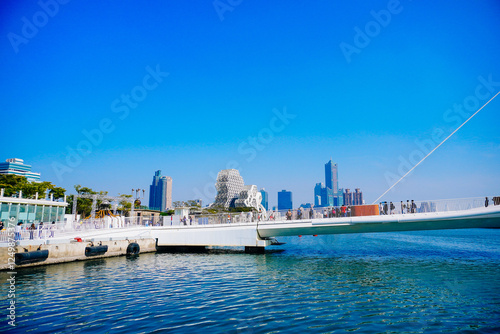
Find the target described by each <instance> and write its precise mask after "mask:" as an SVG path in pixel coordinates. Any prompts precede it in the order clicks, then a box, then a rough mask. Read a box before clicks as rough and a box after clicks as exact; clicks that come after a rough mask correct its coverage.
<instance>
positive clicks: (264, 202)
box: [260, 188, 269, 211]
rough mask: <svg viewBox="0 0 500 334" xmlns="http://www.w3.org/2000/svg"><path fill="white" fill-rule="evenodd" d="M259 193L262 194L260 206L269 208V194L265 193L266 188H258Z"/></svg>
mask: <svg viewBox="0 0 500 334" xmlns="http://www.w3.org/2000/svg"><path fill="white" fill-rule="evenodd" d="M260 193H261V194H262V203H261V204H262V206H263V207H264V209H266V211H267V210H269V208H268V207H269V194H268V193H267V191H266V189H264V188H262V189H261V190H260Z"/></svg>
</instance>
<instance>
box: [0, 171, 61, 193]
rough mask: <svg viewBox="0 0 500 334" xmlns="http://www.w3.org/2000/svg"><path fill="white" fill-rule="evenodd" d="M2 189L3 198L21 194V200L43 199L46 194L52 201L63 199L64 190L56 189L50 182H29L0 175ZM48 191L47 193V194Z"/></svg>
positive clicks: (16, 176) (10, 175) (20, 178)
mask: <svg viewBox="0 0 500 334" xmlns="http://www.w3.org/2000/svg"><path fill="white" fill-rule="evenodd" d="M1 188H3V189H4V196H8V197H10V196H18V195H19V193H20V192H22V196H23V198H35V197H36V194H37V193H38V198H40V199H43V198H45V196H46V195H47V194H48V195H49V196H50V195H53V196H54V199H60V198H64V193H65V192H66V189H64V188H61V187H56V186H55V185H53V184H52V183H51V182H29V181H28V180H27V179H26V177H24V176H19V175H12V174H9V175H0V189H1ZM47 191H48V192H47Z"/></svg>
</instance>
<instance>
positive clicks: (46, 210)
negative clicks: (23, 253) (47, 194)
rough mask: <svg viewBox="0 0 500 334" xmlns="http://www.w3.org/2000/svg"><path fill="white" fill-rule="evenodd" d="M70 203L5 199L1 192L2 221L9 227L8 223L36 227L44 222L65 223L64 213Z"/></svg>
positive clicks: (1, 191) (0, 212)
mask: <svg viewBox="0 0 500 334" xmlns="http://www.w3.org/2000/svg"><path fill="white" fill-rule="evenodd" d="M67 205H68V203H66V202H65V201H64V202H58V201H54V200H51V199H28V198H22V197H21V198H18V197H4V196H3V189H2V190H0V220H1V221H2V222H3V223H4V226H7V221H8V220H10V221H11V222H13V223H15V224H17V223H19V222H22V223H23V224H30V225H31V224H32V223H35V225H37V224H39V223H41V222H43V223H44V224H45V223H51V222H53V221H55V222H56V223H60V222H64V213H65V210H66V206H67Z"/></svg>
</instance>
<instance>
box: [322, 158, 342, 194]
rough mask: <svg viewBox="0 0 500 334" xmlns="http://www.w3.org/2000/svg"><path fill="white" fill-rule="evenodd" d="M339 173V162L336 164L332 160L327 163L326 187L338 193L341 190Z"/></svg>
mask: <svg viewBox="0 0 500 334" xmlns="http://www.w3.org/2000/svg"><path fill="white" fill-rule="evenodd" d="M338 180H339V174H338V167H337V164H334V163H333V162H332V160H331V159H330V161H328V162H327V163H326V164H325V186H326V188H329V189H332V190H333V193H334V194H337V192H338V190H339V181H338Z"/></svg>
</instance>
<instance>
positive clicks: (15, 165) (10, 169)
mask: <svg viewBox="0 0 500 334" xmlns="http://www.w3.org/2000/svg"><path fill="white" fill-rule="evenodd" d="M0 175H19V176H24V177H26V179H27V180H28V181H35V182H37V181H40V173H34V172H32V171H31V165H26V164H25V163H24V160H23V159H17V158H14V159H7V160H5V162H1V163H0Z"/></svg>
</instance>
